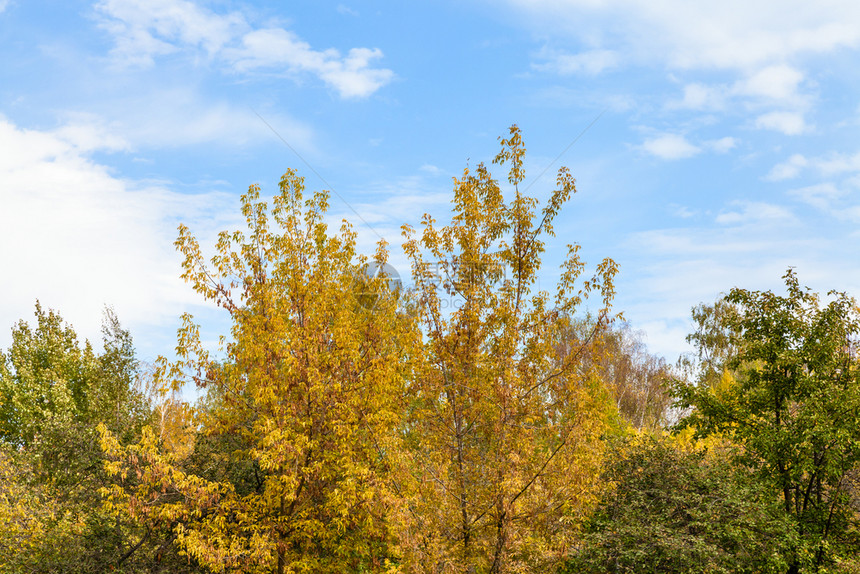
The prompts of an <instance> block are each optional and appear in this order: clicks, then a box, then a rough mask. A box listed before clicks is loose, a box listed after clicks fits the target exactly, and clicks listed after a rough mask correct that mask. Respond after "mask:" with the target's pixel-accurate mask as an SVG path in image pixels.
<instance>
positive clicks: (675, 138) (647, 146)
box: [641, 134, 702, 160]
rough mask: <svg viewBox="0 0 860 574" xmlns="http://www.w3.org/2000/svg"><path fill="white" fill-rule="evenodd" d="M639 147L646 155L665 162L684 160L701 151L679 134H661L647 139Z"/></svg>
mask: <svg viewBox="0 0 860 574" xmlns="http://www.w3.org/2000/svg"><path fill="white" fill-rule="evenodd" d="M641 147H642V149H643V150H644V151H645V152H646V153H649V154H651V155H653V156H655V157H658V158H660V159H665V160H676V159H685V158H688V157H693V156H694V155H696V154H698V153H699V152H701V151H702V149H701V148H700V147H698V146H695V145H693V144H691V143H690V142H689V141H687V138H685V137H684V136H682V135H679V134H663V135H661V136H657V137H655V138H651V139H647V140H645V142H643V143H642V146H641Z"/></svg>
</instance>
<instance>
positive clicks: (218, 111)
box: [101, 88, 314, 151]
mask: <svg viewBox="0 0 860 574" xmlns="http://www.w3.org/2000/svg"><path fill="white" fill-rule="evenodd" d="M101 108H102V112H103V113H105V114H108V115H110V117H112V118H115V119H114V120H113V122H112V123H111V128H112V129H113V130H115V131H120V132H121V133H122V134H123V135H124V136H125V138H127V139H128V140H129V141H130V142H131V143H132V144H133V145H134V146H136V147H151V148H163V147H168V148H173V147H177V146H184V145H194V144H201V143H205V144H212V145H225V144H226V145H240V146H241V145H246V144H248V143H253V142H257V143H259V142H260V141H271V140H272V138H273V137H274V136H273V134H272V131H271V130H270V129H269V127H268V126H267V125H266V123H263V121H261V120H260V117H258V116H257V113H255V111H254V110H252V109H251V108H249V107H246V106H236V105H234V104H232V103H230V102H227V101H214V102H213V101H207V100H206V99H205V98H204V97H203V96H202V95H201V94H200V93H198V92H197V91H196V90H194V89H189V88H169V89H157V88H153V89H152V90H149V91H146V92H145V93H141V94H135V95H132V96H128V97H125V98H121V99H116V100H113V101H111V102H109V103H106V104H103V105H102V106H101ZM259 114H260V116H262V117H263V118H264V119H265V121H266V122H267V123H268V124H269V125H271V126H272V127H273V128H274V129H275V130H276V131H277V132H278V133H279V134H280V135H281V136H282V137H283V138H284V139H285V140H286V141H288V142H289V143H290V145H291V146H293V147H294V148H297V149H299V150H303V151H304V150H312V149H313V146H314V144H313V139H314V131H313V129H312V128H311V127H310V126H309V125H307V124H306V123H304V122H301V121H298V120H296V119H295V118H292V117H290V116H288V115H286V114H284V113H282V112H274V111H271V110H260V111H259Z"/></svg>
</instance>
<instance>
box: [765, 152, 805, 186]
mask: <svg viewBox="0 0 860 574" xmlns="http://www.w3.org/2000/svg"><path fill="white" fill-rule="evenodd" d="M808 164H809V162H808V161H807V160H806V158H805V157H803V156H802V155H801V154H799V153H796V154H794V155H792V156H791V157H790V158H788V159H787V160H786V161H784V162H782V163H778V164H776V165H775V166H773V168H771V170H770V172H769V173H768V174H767V176H765V179H766V180H768V181H782V180H785V179H792V178H795V177H797V176H798V175H799V174H800V172H801V170H802V169H803V168H805V167H806V166H807V165H808Z"/></svg>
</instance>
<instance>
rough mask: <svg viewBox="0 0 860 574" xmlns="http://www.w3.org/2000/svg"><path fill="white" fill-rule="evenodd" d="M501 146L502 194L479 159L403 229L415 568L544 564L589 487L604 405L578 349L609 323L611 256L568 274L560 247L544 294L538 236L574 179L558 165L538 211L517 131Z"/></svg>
mask: <svg viewBox="0 0 860 574" xmlns="http://www.w3.org/2000/svg"><path fill="white" fill-rule="evenodd" d="M501 144H502V150H501V152H500V153H499V155H498V156H497V157H496V158H495V161H494V163H497V164H508V165H509V172H508V182H509V184H510V185H511V186H512V190H511V191H510V195H511V196H512V197H511V199H510V201H506V200H505V198H504V194H503V191H502V189H501V187H500V185H499V183H498V182H497V181H496V180H495V179H493V177H492V176H491V174H490V172H489V171H488V169H487V168H486V167H485V166H484V165H479V166H478V167H477V169H476V170H475V171H474V173H473V172H470V171H469V170H468V169H467V170H466V171H465V173H464V175H463V177H462V178H460V179H457V180H455V182H454V201H453V205H454V216H453V220H452V221H451V223H450V225H447V226H445V227H442V228H438V227H437V226H436V223H435V221H434V220H433V219H432V218H431V217H430V216H429V215H425V216H424V218H423V222H422V224H423V231H422V232H421V234H420V235H418V236H416V234H415V232H414V231H413V229H411V228H410V227H408V226H407V227H404V234H405V236H406V238H407V241H406V243H405V250H406V253H407V255H408V256H409V257H410V259H411V261H412V271H413V278H414V282H415V296H416V304H417V308H418V309H419V310H420V317H421V320H422V322H423V332H424V334H425V347H424V353H423V357H424V361H423V363H422V364H421V367H420V368H419V370H418V373H417V374H416V376H415V378H414V379H413V380H412V383H411V387H410V398H411V403H410V404H411V409H410V413H409V418H408V420H407V424H406V429H407V442H408V445H409V451H408V452H409V456H410V457H411V471H412V474H413V480H412V483H411V484H412V489H413V490H412V491H411V492H412V493H413V494H412V498H411V500H410V504H409V505H408V506H407V507H406V508H405V510H404V515H403V520H404V529H403V532H402V545H403V552H404V556H405V558H406V560H405V563H407V564H409V565H410V570H411V571H414V572H491V573H499V572H525V571H529V572H532V571H534V572H537V571H548V570H547V568H550V567H551V566H552V565H553V564H555V563H557V562H558V561H559V560H561V559H562V558H563V556H564V555H565V551H566V548H567V546H568V545H569V544H570V542H571V540H570V535H571V533H572V532H573V531H574V528H573V527H572V524H574V523H575V522H576V520H577V518H578V517H579V516H580V515H581V513H582V512H583V511H584V510H585V509H586V508H587V507H588V505H589V504H590V503H591V502H592V501H593V498H594V495H595V483H596V482H597V481H596V477H597V474H598V472H599V469H600V463H601V458H600V453H601V445H600V435H601V434H602V432H603V431H604V429H605V424H606V420H607V415H608V413H609V412H610V411H611V408H612V407H611V404H610V402H609V401H608V400H607V397H606V395H605V393H604V392H603V391H602V390H601V386H600V384H599V381H598V380H597V378H596V373H595V372H594V371H593V370H591V369H589V367H588V365H587V364H586V363H585V362H584V361H581V360H580V359H581V355H582V351H583V350H584V349H585V348H586V347H588V346H589V345H590V344H591V342H592V341H593V340H594V339H595V337H597V336H598V335H599V332H600V331H601V329H602V328H603V327H604V326H606V325H607V323H608V322H609V321H610V320H611V316H610V303H611V300H612V297H613V294H614V289H613V277H614V275H615V273H616V265H615V263H614V262H613V261H612V260H611V259H605V260H603V262H601V263H600V264H599V265H598V266H597V268H596V271H595V273H594V275H593V276H592V277H591V278H588V279H587V280H585V281H580V279H581V277H580V276H581V275H582V273H583V271H584V267H585V264H584V263H583V261H582V260H581V259H580V256H579V249H578V246H576V245H570V246H569V252H568V256H567V258H566V260H565V262H564V264H563V265H562V268H561V274H560V279H559V281H558V285H557V287H556V289H555V293H554V296H551V295H550V294H549V293H548V292H545V291H540V290H538V289H537V288H536V284H537V279H538V272H539V269H540V264H541V256H542V254H543V252H544V242H543V237H546V236H549V237H553V236H554V230H553V222H554V220H555V217H556V215H557V214H558V213H559V210H560V208H561V207H562V205H563V204H564V203H565V202H566V201H567V199H568V198H569V197H570V195H571V194H572V193H574V192H575V191H576V189H575V187H574V180H573V178H572V177H571V175H570V173H569V171H568V170H567V169H566V168H562V169H561V170H559V172H558V178H557V188H556V189H555V191H553V193H552V195H551V196H550V198H549V200H548V201H547V204H546V206H545V207H544V208H543V209H542V210H541V212H540V214H539V216H537V214H536V211H535V210H536V207H537V203H538V202H537V200H536V199H534V198H531V197H528V196H526V195H525V194H523V193H522V192H521V190H520V184H521V183H522V182H523V179H524V177H525V172H524V169H523V159H524V154H525V147H524V145H523V141H522V139H521V135H520V131H519V129H518V128H517V127H516V126H513V127H512V128H511V130H510V135H509V137H508V138H507V139H502V141H501ZM590 292H596V293H598V294H599V296H600V303H599V309H596V317H594V318H593V321H592V322H591V325H592V328H591V329H590V330H589V331H588V332H586V333H583V336H582V337H580V338H574V337H571V335H570V333H572V332H573V331H572V330H571V329H570V324H571V321H572V320H573V319H572V318H573V317H574V315H575V314H576V313H577V312H582V309H581V306H582V304H583V301H584V299H585V298H586V297H587V296H588V294H589V293H590ZM446 306H447V307H449V308H448V309H446ZM452 309H454V310H452ZM592 363H593V361H592Z"/></svg>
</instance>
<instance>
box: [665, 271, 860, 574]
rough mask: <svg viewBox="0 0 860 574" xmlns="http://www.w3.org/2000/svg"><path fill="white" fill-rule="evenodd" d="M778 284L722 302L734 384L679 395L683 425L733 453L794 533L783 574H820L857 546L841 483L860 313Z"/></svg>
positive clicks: (855, 402) (855, 417)
mask: <svg viewBox="0 0 860 574" xmlns="http://www.w3.org/2000/svg"><path fill="white" fill-rule="evenodd" d="M784 279H785V283H786V287H787V291H788V293H787V296H780V295H776V294H774V293H772V292H770V291H766V292H759V291H748V290H744V289H733V290H732V291H731V292H730V293H729V294H728V296H727V297H726V298H725V303H726V304H727V305H729V306H731V307H732V308H733V311H732V312H730V313H727V314H725V315H724V316H723V319H722V322H721V325H722V326H724V327H725V329H724V332H726V333H728V334H729V336H730V341H729V342H730V346H731V348H733V349H734V353H735V354H734V356H733V357H732V358H731V359H730V360H729V361H728V367H729V368H730V369H731V370H732V372H733V373H734V377H733V378H732V379H730V380H728V381H727V384H724V385H721V386H720V387H719V388H714V387H712V386H708V385H693V384H679V385H678V388H677V393H678V396H679V399H680V404H681V405H682V406H685V407H692V408H693V409H694V410H693V411H692V413H691V414H690V416H689V417H688V418H687V419H686V421H685V424H686V425H691V426H693V427H695V428H696V430H697V432H698V433H699V434H700V435H711V434H715V433H718V434H722V435H723V436H725V437H727V438H729V439H730V440H732V441H733V442H735V443H736V444H738V445H740V446H741V447H742V449H743V450H742V455H741V456H740V457H739V462H740V463H742V464H743V465H745V466H747V467H748V468H750V469H752V470H754V471H755V472H756V473H757V474H758V476H759V478H760V480H762V481H763V483H764V484H767V485H769V486H770V487H771V488H772V490H773V493H774V495H776V494H777V493H778V495H779V497H780V499H781V508H782V511H783V512H784V514H785V516H786V517H787V518H788V519H790V521H791V523H792V526H793V532H792V535H791V538H790V540H789V542H790V544H789V545H788V550H787V551H786V562H787V563H788V564H789V567H788V572H789V573H797V572H819V571H822V570H824V569H825V568H826V567H827V566H828V565H830V564H832V563H833V562H834V560H837V559H839V558H840V557H841V556H845V555H850V554H852V553H853V552H855V551H856V548H857V546H856V544H857V542H858V540H857V529H856V527H857V524H856V519H857V514H856V510H855V509H853V508H852V491H851V489H850V488H849V486H850V480H849V479H850V477H851V475H852V473H853V472H856V469H857V465H858V461H860V368H858V360H857V336H858V333H860V309H858V307H857V304H856V302H855V301H854V299H852V298H851V297H849V296H848V295H846V294H844V293H837V292H831V293H829V294H828V302H827V303H826V304H823V303H822V301H821V300H820V298H819V296H818V295H817V294H815V293H812V292H811V291H810V290H809V289H803V288H801V287H800V286H799V284H798V280H797V277H796V275H795V273H794V272H793V271H791V270H789V271H788V272H787V273H786V275H785V276H784ZM854 496H856V493H854Z"/></svg>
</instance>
